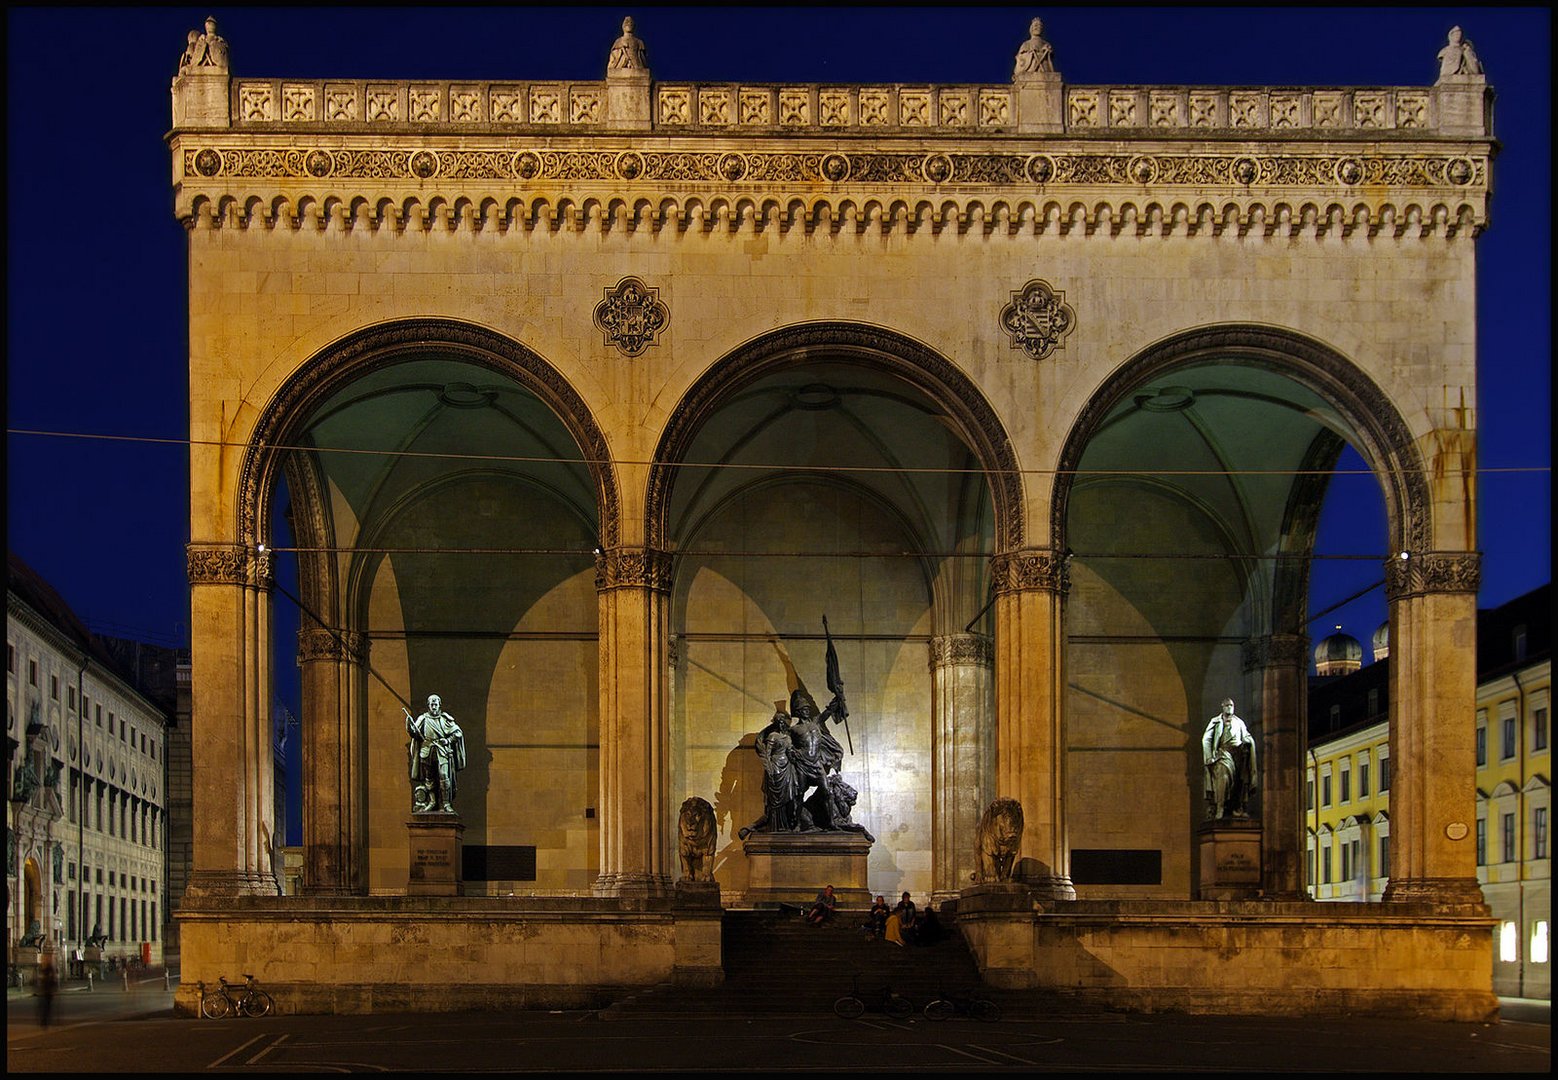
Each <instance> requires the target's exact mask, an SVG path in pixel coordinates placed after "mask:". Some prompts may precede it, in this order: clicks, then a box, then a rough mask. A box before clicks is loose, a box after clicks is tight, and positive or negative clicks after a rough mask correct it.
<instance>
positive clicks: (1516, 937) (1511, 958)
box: [1498, 921, 1520, 964]
mask: <svg viewBox="0 0 1558 1080" xmlns="http://www.w3.org/2000/svg"><path fill="white" fill-rule="evenodd" d="M1498 958H1499V959H1500V960H1502V961H1504V963H1506V964H1513V963H1514V962H1515V961H1517V960H1519V959H1520V933H1519V931H1518V930H1517V929H1516V928H1515V924H1514V923H1513V922H1512V921H1505V922H1501V923H1499V929H1498Z"/></svg>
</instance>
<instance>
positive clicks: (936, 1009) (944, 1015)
mask: <svg viewBox="0 0 1558 1080" xmlns="http://www.w3.org/2000/svg"><path fill="white" fill-rule="evenodd" d="M956 1012H957V1006H956V1005H953V1004H952V1002H950V1001H948V1000H947V999H946V998H937V999H936V1000H935V1001H933V1002H931V1003H930V1004H929V1005H927V1006H925V1019H927V1020H951V1019H952V1017H953V1014H955V1013H956Z"/></svg>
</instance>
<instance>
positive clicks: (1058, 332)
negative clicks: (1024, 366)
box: [1001, 278, 1077, 360]
mask: <svg viewBox="0 0 1558 1080" xmlns="http://www.w3.org/2000/svg"><path fill="white" fill-rule="evenodd" d="M1076 325H1077V316H1076V312H1075V311H1073V310H1072V309H1071V306H1070V305H1069V304H1067V303H1066V294H1065V293H1064V292H1061V291H1059V290H1057V289H1055V288H1053V287H1051V285H1050V284H1049V283H1048V282H1047V281H1039V280H1038V279H1036V278H1035V279H1034V280H1033V281H1030V282H1028V284H1026V285H1024V286H1023V287H1022V288H1021V289H1018V290H1017V291H1016V292H1014V293H1012V299H1011V302H1010V303H1009V304H1007V305H1006V306H1005V307H1004V308H1002V309H1001V329H1002V330H1004V331H1006V336H1007V337H1008V338H1010V339H1011V345H1012V348H1014V349H1021V350H1022V351H1023V352H1025V353H1027V354H1028V356H1029V357H1031V358H1032V359H1034V360H1043V359H1044V358H1046V357H1047V356H1049V354H1050V353H1052V352H1054V351H1055V350H1056V349H1063V348H1065V339H1066V335H1067V334H1069V333H1071V331H1072V330H1074V329H1076Z"/></svg>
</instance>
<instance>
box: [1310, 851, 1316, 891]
mask: <svg viewBox="0 0 1558 1080" xmlns="http://www.w3.org/2000/svg"><path fill="white" fill-rule="evenodd" d="M1314 883H1315V849H1314V848H1310V849H1309V884H1310V886H1311V887H1313V886H1314Z"/></svg>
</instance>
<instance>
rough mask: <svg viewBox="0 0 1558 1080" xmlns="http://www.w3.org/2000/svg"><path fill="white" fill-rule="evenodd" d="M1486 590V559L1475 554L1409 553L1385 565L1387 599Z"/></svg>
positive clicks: (1449, 552)
mask: <svg viewBox="0 0 1558 1080" xmlns="http://www.w3.org/2000/svg"><path fill="white" fill-rule="evenodd" d="M1481 586H1482V555H1481V554H1480V553H1478V552H1475V551H1455V552H1451V551H1428V552H1423V553H1420V554H1419V553H1417V552H1412V553H1409V555H1408V557H1407V558H1405V559H1402V558H1394V559H1387V560H1386V562H1385V596H1386V598H1387V599H1389V600H1403V599H1406V598H1408V597H1412V596H1423V595H1427V594H1430V593H1475V592H1476V591H1477V590H1478V589H1479V588H1480V587H1481Z"/></svg>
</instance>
